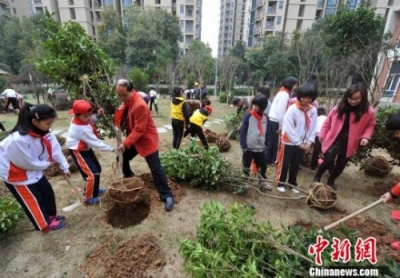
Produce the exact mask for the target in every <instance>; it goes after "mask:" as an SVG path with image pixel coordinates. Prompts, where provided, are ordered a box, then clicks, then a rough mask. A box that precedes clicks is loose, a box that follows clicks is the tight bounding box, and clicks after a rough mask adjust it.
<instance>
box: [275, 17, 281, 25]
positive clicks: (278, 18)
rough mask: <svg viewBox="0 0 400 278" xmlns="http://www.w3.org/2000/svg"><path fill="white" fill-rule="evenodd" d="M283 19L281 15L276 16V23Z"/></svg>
mask: <svg viewBox="0 0 400 278" xmlns="http://www.w3.org/2000/svg"><path fill="white" fill-rule="evenodd" d="M281 21H282V17H281V16H277V17H276V25H279V24H281Z"/></svg>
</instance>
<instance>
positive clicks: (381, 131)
mask: <svg viewBox="0 0 400 278" xmlns="http://www.w3.org/2000/svg"><path fill="white" fill-rule="evenodd" d="M399 111H400V108H399V107H395V106H385V107H378V109H377V110H376V111H375V119H376V126H375V130H374V134H373V135H372V138H371V141H370V144H369V145H368V146H367V147H363V148H361V147H360V148H359V150H358V152H357V154H356V155H354V156H353V157H352V159H351V161H352V162H354V163H356V164H357V163H359V162H360V161H362V160H363V159H365V158H368V157H370V156H371V151H372V149H373V148H382V149H384V150H386V151H387V152H388V153H389V155H390V156H391V157H392V158H393V159H394V160H396V163H397V164H399V161H400V152H399V150H400V140H398V139H395V138H394V136H393V132H391V131H389V130H387V129H386V121H387V120H388V119H389V118H390V117H391V116H392V115H393V113H395V112H399Z"/></svg>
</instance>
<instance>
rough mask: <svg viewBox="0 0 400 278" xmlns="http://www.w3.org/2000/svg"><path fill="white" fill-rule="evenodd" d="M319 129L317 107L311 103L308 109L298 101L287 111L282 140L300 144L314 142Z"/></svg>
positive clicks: (290, 143) (287, 143)
mask: <svg viewBox="0 0 400 278" xmlns="http://www.w3.org/2000/svg"><path fill="white" fill-rule="evenodd" d="M316 129H317V109H316V108H315V107H314V106H312V105H311V104H310V105H309V106H308V108H307V109H305V110H304V109H303V108H301V107H300V103H299V102H298V101H297V102H296V103H295V104H292V105H291V106H290V107H289V109H288V110H287V111H286V114H285V117H284V119H283V124H282V134H283V135H282V142H283V143H284V144H286V145H294V146H299V145H301V144H312V143H314V140H315V134H316Z"/></svg>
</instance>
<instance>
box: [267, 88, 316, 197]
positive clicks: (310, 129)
mask: <svg viewBox="0 0 400 278" xmlns="http://www.w3.org/2000/svg"><path fill="white" fill-rule="evenodd" d="M316 97H317V92H316V90H315V89H314V86H312V85H310V84H305V85H303V86H301V87H300V88H299V91H298V93H297V102H296V103H295V104H292V105H291V106H290V107H289V109H288V110H287V112H286V114H285V116H284V118H283V123H282V137H281V144H282V145H281V148H280V150H279V153H278V159H277V160H278V165H277V168H276V178H275V180H276V182H277V185H278V187H277V189H278V190H279V191H280V192H285V187H284V186H283V185H282V184H280V183H279V182H286V177H287V174H288V172H289V179H288V183H290V184H292V185H295V186H297V173H298V171H299V167H300V162H301V159H302V157H303V155H304V152H305V151H307V150H309V149H310V147H311V144H312V143H314V139H315V129H316V126H317V110H316V109H315V107H314V106H312V105H311V103H312V102H313V101H314V100H315V99H316ZM292 190H293V193H296V194H298V193H300V191H299V190H297V189H292Z"/></svg>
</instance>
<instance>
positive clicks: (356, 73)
mask: <svg viewBox="0 0 400 278" xmlns="http://www.w3.org/2000/svg"><path fill="white" fill-rule="evenodd" d="M384 24H385V19H384V18H383V17H381V16H380V15H377V14H375V10H374V9H372V8H371V6H370V3H369V2H365V3H363V4H362V5H361V6H360V7H359V8H358V9H356V10H349V9H347V8H346V7H341V8H340V9H339V10H338V12H337V14H336V15H334V16H327V17H326V19H325V22H324V26H323V28H322V32H321V37H322V40H323V42H324V45H325V49H324V51H325V55H326V56H328V57H329V60H331V61H333V60H334V61H336V62H339V61H340V66H341V67H342V68H343V69H342V71H343V70H345V69H346V72H345V73H346V74H348V75H349V76H352V77H353V82H355V81H358V82H360V81H361V82H364V83H365V84H371V81H374V80H377V78H379V77H378V76H380V74H381V73H382V71H375V64H376V61H377V58H378V55H379V54H382V55H384V54H385V53H387V50H388V49H390V48H391V47H392V46H391V45H390V43H389V42H388V40H387V37H388V35H385V34H384V32H383V31H384ZM332 79H335V78H334V77H332ZM372 83H374V82H372ZM336 84H337V85H336V86H337V87H340V86H341V85H343V84H340V83H338V82H336ZM376 84H377V83H376ZM370 96H371V98H372V101H373V102H374V103H375V104H377V100H376V99H374V97H375V96H374V90H373V89H372V90H370Z"/></svg>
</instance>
